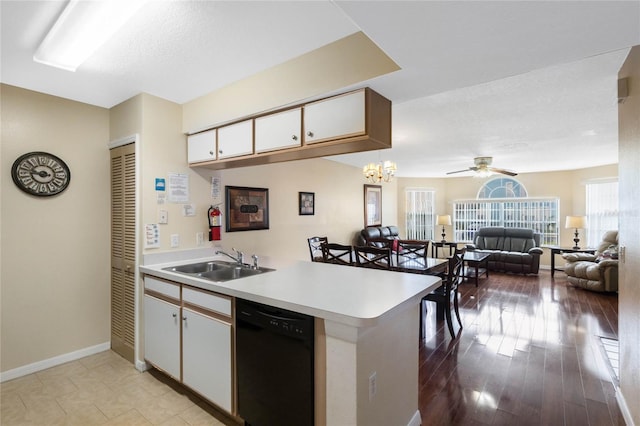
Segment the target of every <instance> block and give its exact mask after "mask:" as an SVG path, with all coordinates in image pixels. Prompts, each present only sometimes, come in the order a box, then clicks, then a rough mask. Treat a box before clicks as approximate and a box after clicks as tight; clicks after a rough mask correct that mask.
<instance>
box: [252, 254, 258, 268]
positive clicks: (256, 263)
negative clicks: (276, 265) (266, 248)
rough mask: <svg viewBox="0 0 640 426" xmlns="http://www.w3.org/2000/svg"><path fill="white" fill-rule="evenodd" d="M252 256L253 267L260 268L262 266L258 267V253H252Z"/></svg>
mask: <svg viewBox="0 0 640 426" xmlns="http://www.w3.org/2000/svg"><path fill="white" fill-rule="evenodd" d="M251 258H252V259H253V266H252V268H253V269H260V268H259V267H258V255H257V254H254V255H252V256H251Z"/></svg>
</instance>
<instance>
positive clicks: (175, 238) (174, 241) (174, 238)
mask: <svg viewBox="0 0 640 426" xmlns="http://www.w3.org/2000/svg"><path fill="white" fill-rule="evenodd" d="M179 245H180V235H178V234H171V248H176V247H178V246H179Z"/></svg>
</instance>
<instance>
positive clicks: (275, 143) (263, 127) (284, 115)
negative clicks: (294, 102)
mask: <svg viewBox="0 0 640 426" xmlns="http://www.w3.org/2000/svg"><path fill="white" fill-rule="evenodd" d="M255 126H256V153H258V152H268V151H275V150H278V149H283V148H292V147H297V146H301V145H302V138H301V137H300V133H301V132H302V108H294V109H291V110H287V111H283V112H278V113H275V114H270V115H265V116H263V117H258V118H256V119H255Z"/></svg>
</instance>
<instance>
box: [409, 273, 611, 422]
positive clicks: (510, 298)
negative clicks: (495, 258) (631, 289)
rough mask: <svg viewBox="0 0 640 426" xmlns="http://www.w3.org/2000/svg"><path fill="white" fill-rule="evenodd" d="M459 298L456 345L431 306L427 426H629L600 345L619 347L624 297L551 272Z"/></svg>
mask: <svg viewBox="0 0 640 426" xmlns="http://www.w3.org/2000/svg"><path fill="white" fill-rule="evenodd" d="M460 293H461V294H460V315H461V318H462V323H463V326H464V328H463V329H462V330H461V331H459V328H458V325H457V323H456V321H455V318H454V324H455V327H454V328H455V330H456V331H457V332H458V337H457V338H456V339H455V340H454V339H451V335H450V334H449V331H448V330H447V327H446V325H445V323H444V321H437V320H436V318H435V305H434V304H432V303H429V304H428V305H427V309H428V312H427V318H426V322H425V328H426V337H425V339H424V340H422V341H421V342H420V382H419V383H420V397H419V398H420V399H419V407H420V413H421V415H422V424H423V425H518V426H524V425H545V426H546V425H568V426H572V425H580V426H583V425H593V426H603V425H624V420H623V417H622V414H621V413H620V410H619V408H618V405H617V402H616V399H615V391H614V384H613V383H614V382H613V379H612V376H611V375H610V372H609V371H610V368H609V367H608V365H607V363H606V361H605V359H604V357H603V356H602V352H603V351H602V349H601V344H600V338H599V337H601V336H602V337H609V338H613V339H617V330H618V322H617V321H618V298H617V294H602V293H594V292H589V291H586V290H582V289H579V288H575V287H572V286H570V285H569V283H568V282H567V280H566V277H565V275H564V274H563V273H562V272H558V273H556V274H555V277H554V278H552V277H551V274H550V272H549V271H547V270H545V271H540V273H539V275H537V276H535V275H530V276H523V275H514V274H501V273H491V275H490V277H489V278H488V279H480V284H479V287H478V288H476V287H475V285H474V284H473V283H472V282H466V283H464V284H463V285H462V286H461V288H460Z"/></svg>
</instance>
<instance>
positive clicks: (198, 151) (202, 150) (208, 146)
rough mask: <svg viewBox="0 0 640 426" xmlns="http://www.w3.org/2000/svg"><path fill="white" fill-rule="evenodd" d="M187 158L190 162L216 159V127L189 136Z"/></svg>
mask: <svg viewBox="0 0 640 426" xmlns="http://www.w3.org/2000/svg"><path fill="white" fill-rule="evenodd" d="M187 159H188V161H189V163H197V162H200V161H211V160H215V159H216V129H213V130H207V131H206V132H202V133H196V134H195V135H189V136H188V137H187Z"/></svg>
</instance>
